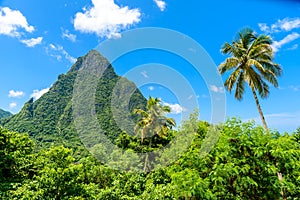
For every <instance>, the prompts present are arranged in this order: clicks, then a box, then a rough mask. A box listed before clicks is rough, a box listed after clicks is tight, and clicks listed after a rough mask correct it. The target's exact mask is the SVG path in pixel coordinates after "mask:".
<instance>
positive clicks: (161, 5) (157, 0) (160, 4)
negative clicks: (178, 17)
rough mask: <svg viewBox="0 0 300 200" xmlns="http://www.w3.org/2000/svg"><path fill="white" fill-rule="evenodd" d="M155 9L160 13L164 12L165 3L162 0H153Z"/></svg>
mask: <svg viewBox="0 0 300 200" xmlns="http://www.w3.org/2000/svg"><path fill="white" fill-rule="evenodd" d="M153 1H154V2H155V4H156V5H157V7H158V8H159V9H160V11H164V10H165V9H166V6H167V4H166V2H165V1H163V0H153Z"/></svg>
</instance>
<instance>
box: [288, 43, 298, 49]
mask: <svg viewBox="0 0 300 200" xmlns="http://www.w3.org/2000/svg"><path fill="white" fill-rule="evenodd" d="M298 47H299V45H298V44H294V45H293V46H292V47H290V48H288V49H287V50H295V49H298Z"/></svg>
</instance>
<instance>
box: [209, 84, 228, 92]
mask: <svg viewBox="0 0 300 200" xmlns="http://www.w3.org/2000/svg"><path fill="white" fill-rule="evenodd" d="M209 89H210V90H211V91H213V92H216V93H224V92H225V90H224V87H222V86H221V87H218V86H216V85H210V86H209Z"/></svg>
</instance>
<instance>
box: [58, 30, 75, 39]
mask: <svg viewBox="0 0 300 200" xmlns="http://www.w3.org/2000/svg"><path fill="white" fill-rule="evenodd" d="M61 37H62V38H66V39H68V40H70V41H71V42H76V35H74V34H72V33H70V32H69V30H63V32H62V34H61Z"/></svg>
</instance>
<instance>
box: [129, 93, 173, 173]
mask: <svg viewBox="0 0 300 200" xmlns="http://www.w3.org/2000/svg"><path fill="white" fill-rule="evenodd" d="M133 112H134V114H139V115H141V116H142V118H141V119H140V120H139V121H138V122H137V124H136V126H135V128H134V131H135V133H136V134H137V135H140V137H141V143H143V142H144V139H145V138H146V136H147V137H149V136H154V135H158V136H159V137H160V138H164V137H166V136H167V134H168V131H169V130H170V129H172V127H173V126H176V123H175V121H174V119H173V118H168V117H166V116H165V114H166V113H170V112H171V108H170V107H169V106H163V105H162V104H161V100H160V99H158V98H153V97H150V98H149V100H148V101H147V106H146V111H144V110H142V109H135V110H134V111H133ZM150 147H151V140H150ZM148 164H149V158H148V154H146V157H145V163H144V172H146V171H147V167H148Z"/></svg>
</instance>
